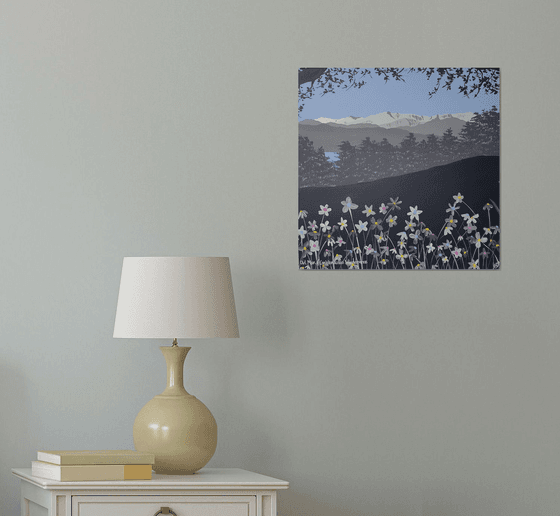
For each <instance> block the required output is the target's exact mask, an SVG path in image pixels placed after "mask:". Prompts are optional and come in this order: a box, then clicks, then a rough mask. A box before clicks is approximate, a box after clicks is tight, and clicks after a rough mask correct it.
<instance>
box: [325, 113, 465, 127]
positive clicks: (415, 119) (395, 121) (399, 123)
mask: <svg viewBox="0 0 560 516" xmlns="http://www.w3.org/2000/svg"><path fill="white" fill-rule="evenodd" d="M473 116H474V113H452V114H451V113H450V114H445V115H434V116H426V115H414V114H406V115H405V114H402V113H391V112H390V111H384V112H383V113H378V114H377V115H370V116H366V117H355V116H347V117H345V118H339V119H333V118H323V117H321V118H316V119H315V121H316V122H320V123H322V124H340V125H357V124H371V125H377V126H379V127H383V128H385V129H393V128H397V127H414V126H416V125H419V124H425V123H426V122H430V121H432V120H444V119H446V118H457V119H459V120H462V121H464V122H468V121H469V120H470V119H471V118H472V117H473Z"/></svg>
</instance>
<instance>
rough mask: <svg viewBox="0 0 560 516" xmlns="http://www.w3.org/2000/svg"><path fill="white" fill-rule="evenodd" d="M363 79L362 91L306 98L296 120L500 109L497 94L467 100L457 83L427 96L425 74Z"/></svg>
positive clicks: (430, 84) (430, 85)
mask: <svg viewBox="0 0 560 516" xmlns="http://www.w3.org/2000/svg"><path fill="white" fill-rule="evenodd" d="M372 75H373V76H372V77H366V79H365V81H366V84H365V85H364V86H362V87H361V88H359V89H358V88H350V89H342V88H337V89H335V93H327V94H326V95H324V96H320V94H316V95H314V96H313V97H312V98H311V99H307V100H306V101H305V104H304V108H303V111H302V112H301V113H300V116H299V120H300V121H301V120H305V119H307V118H311V119H316V118H320V117H325V118H334V119H338V118H344V117H347V116H356V117H366V116H369V115H375V114H377V113H381V112H384V111H391V112H392V113H403V114H415V115H426V116H433V115H444V114H447V113H465V112H469V111H471V112H475V111H478V112H481V111H482V110H483V109H490V108H491V107H492V106H494V105H495V106H496V107H497V108H498V109H499V108H500V104H499V102H500V100H499V95H484V94H482V93H481V94H480V95H479V96H478V97H476V98H475V97H471V98H467V97H465V96H464V95H463V94H462V93H459V89H458V84H455V83H453V86H452V89H451V90H449V91H448V90H445V89H442V88H440V90H439V91H438V92H437V93H436V94H435V95H433V96H432V98H429V97H428V92H429V91H431V90H432V89H433V88H434V86H435V84H436V77H435V75H434V76H432V78H431V79H430V80H427V78H426V76H425V75H424V74H420V73H416V72H411V73H407V70H405V71H404V74H403V78H404V82H403V81H395V80H394V79H389V80H388V81H387V82H385V81H384V80H383V78H382V77H379V76H377V75H375V74H374V73H373V72H372Z"/></svg>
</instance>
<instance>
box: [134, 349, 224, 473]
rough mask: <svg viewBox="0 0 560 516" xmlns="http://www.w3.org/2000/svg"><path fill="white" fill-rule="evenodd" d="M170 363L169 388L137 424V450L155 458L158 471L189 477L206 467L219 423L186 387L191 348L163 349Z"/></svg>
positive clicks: (156, 397) (214, 447)
mask: <svg viewBox="0 0 560 516" xmlns="http://www.w3.org/2000/svg"><path fill="white" fill-rule="evenodd" d="M160 349H161V352H162V353H163V356H164V357H165V361H166V362H167V387H166V389H165V390H164V391H163V392H162V393H161V394H159V395H158V396H155V397H154V398H153V399H151V400H150V401H148V403H146V405H144V407H143V408H142V410H140V412H139V413H138V416H136V420H135V421H134V429H133V437H134V447H135V448H136V449H137V450H138V451H145V452H149V453H153V454H154V455H155V464H154V467H153V469H154V471H155V472H156V473H164V474H168V475H189V474H192V473H195V472H196V471H198V470H199V469H201V468H202V467H204V466H205V465H206V464H207V463H208V461H209V460H210V459H211V458H212V456H213V455H214V452H215V451H216V445H217V444H218V427H217V425H216V420H215V419H214V416H212V414H211V412H210V411H209V410H208V408H207V407H206V405H204V403H202V402H201V401H200V400H198V399H197V398H195V397H194V396H192V395H191V394H189V393H188V392H187V391H186V390H185V388H184V387H183V364H184V362H185V358H186V356H187V353H188V352H189V350H190V349H191V348H183V347H180V346H177V345H176V344H174V345H173V346H162V347H160Z"/></svg>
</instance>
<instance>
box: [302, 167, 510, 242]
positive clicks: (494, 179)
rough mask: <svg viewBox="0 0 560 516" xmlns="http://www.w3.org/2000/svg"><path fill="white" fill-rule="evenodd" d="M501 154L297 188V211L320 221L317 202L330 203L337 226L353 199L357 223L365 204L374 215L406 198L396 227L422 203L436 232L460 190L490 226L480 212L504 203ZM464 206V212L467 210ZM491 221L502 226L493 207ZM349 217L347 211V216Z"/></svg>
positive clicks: (331, 218) (424, 217) (482, 223)
mask: <svg viewBox="0 0 560 516" xmlns="http://www.w3.org/2000/svg"><path fill="white" fill-rule="evenodd" d="M499 160H500V158H499V157H498V156H478V157H475V158H467V159H464V160H461V161H457V162H454V163H450V164H447V165H443V166H439V167H434V168H430V169H428V170H423V171H421V172H412V173H410V174H406V175H402V176H398V177H393V178H386V179H379V180H377V181H373V182H368V183H358V184H354V185H346V186H336V187H318V188H316V187H308V188H300V190H299V210H306V211H308V213H309V215H308V219H307V220H309V221H312V220H314V219H316V220H317V221H319V220H320V218H321V216H320V215H318V211H319V205H325V204H328V205H329V207H331V208H332V212H331V213H330V216H329V221H330V223H331V224H334V223H336V222H338V221H339V220H340V217H341V216H342V204H341V201H343V200H345V199H346V197H351V199H352V202H354V203H355V204H357V205H358V208H357V209H355V210H354V211H353V213H352V215H353V217H354V220H355V222H356V223H357V221H358V219H361V220H362V221H365V220H367V218H366V215H365V214H363V213H362V211H363V210H364V205H366V204H367V205H368V206H369V205H372V204H373V210H374V211H375V212H376V214H377V215H376V216H379V206H380V205H381V203H385V204H389V198H391V197H392V198H393V199H396V198H397V197H398V198H399V200H401V201H402V204H401V205H400V206H401V208H402V209H401V210H400V211H398V212H396V214H397V215H398V216H399V219H398V222H399V224H398V227H399V231H401V230H402V229H401V228H402V226H403V223H404V219H405V218H408V217H407V215H406V213H407V212H408V211H409V206H418V209H420V210H423V213H422V214H421V215H420V221H423V222H424V223H425V224H427V226H428V227H429V228H431V229H432V231H434V232H437V231H439V230H440V229H441V227H442V226H443V225H444V223H445V218H446V217H448V215H449V214H448V213H446V211H445V210H446V209H447V208H448V204H449V203H450V204H451V205H453V203H454V200H453V196H454V195H457V194H458V193H459V192H460V193H461V194H462V195H463V197H464V200H465V202H466V203H467V204H468V205H469V206H470V207H471V208H472V209H473V210H474V211H475V213H479V214H480V219H479V220H480V221H479V225H480V227H485V226H488V225H489V224H488V216H487V213H486V212H485V211H482V208H483V206H484V205H485V204H486V203H489V202H491V201H494V202H495V203H496V204H497V205H498V207H499V206H500V173H499V172H500V161H499ZM464 211H465V210H461V212H464ZM491 217H492V221H491V222H492V225H493V226H495V225H498V224H499V214H498V213H497V211H496V209H492V210H491ZM344 218H346V219H348V218H349V217H348V213H346V214H344Z"/></svg>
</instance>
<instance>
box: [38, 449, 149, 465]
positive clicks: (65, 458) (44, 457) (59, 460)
mask: <svg viewBox="0 0 560 516" xmlns="http://www.w3.org/2000/svg"><path fill="white" fill-rule="evenodd" d="M37 460H38V461H41V462H48V463H49V464H57V465H59V466H76V465H94V464H112V465H119V464H120V465H122V464H139V465H141V464H154V463H155V457H154V455H152V454H144V455H124V454H117V455H112V454H103V453H99V454H90V455H81V454H75V455H73V454H63V455H62V454H61V455H57V454H52V453H47V452H41V451H39V452H37Z"/></svg>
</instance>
